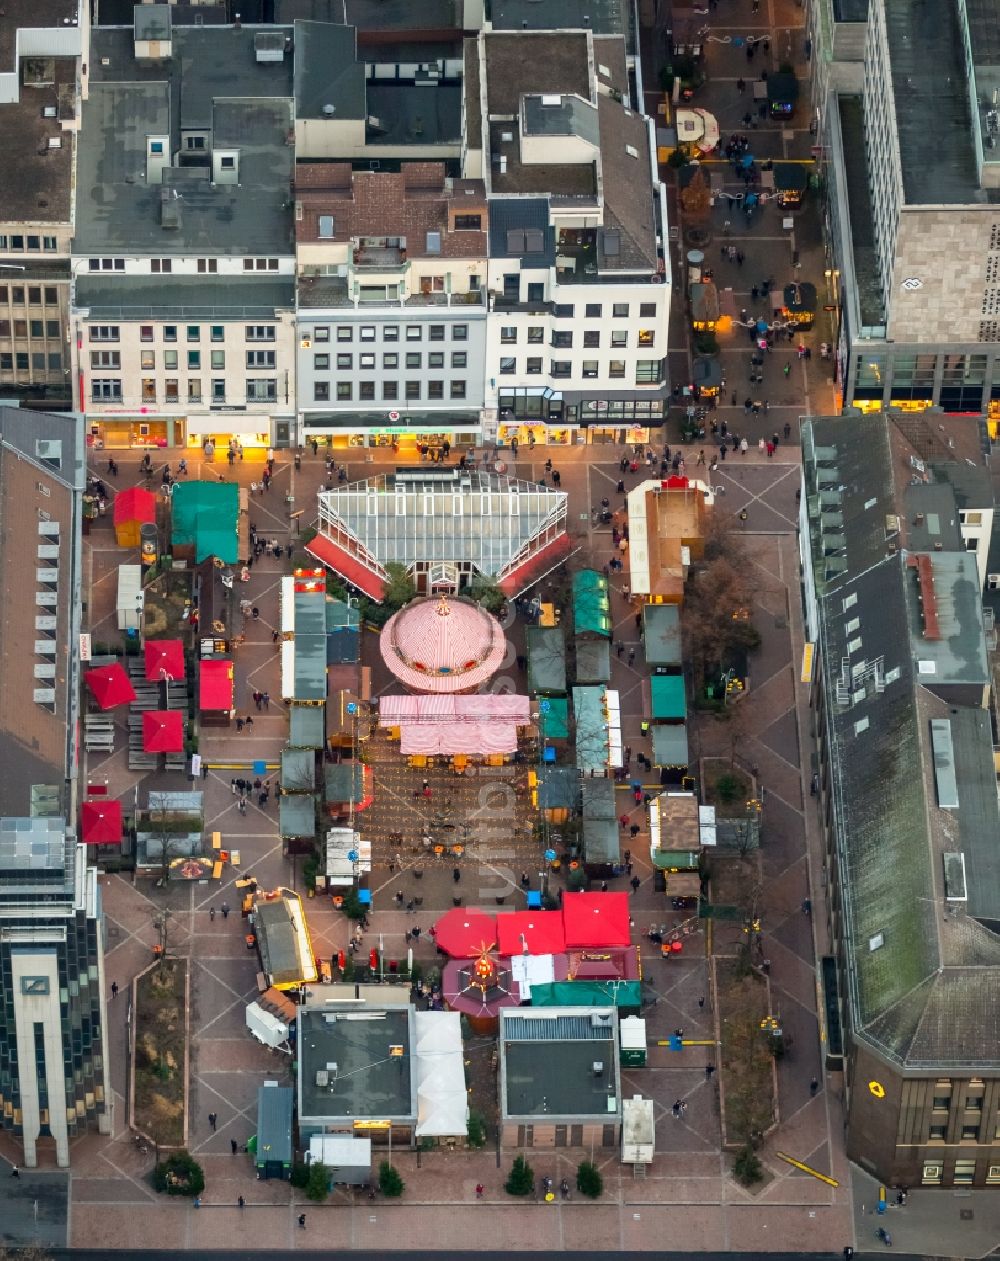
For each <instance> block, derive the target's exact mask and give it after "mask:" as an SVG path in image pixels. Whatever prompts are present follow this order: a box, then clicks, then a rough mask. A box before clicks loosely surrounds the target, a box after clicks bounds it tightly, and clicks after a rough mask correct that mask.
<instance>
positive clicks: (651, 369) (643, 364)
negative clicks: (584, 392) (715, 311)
mask: <svg viewBox="0 0 1000 1261" xmlns="http://www.w3.org/2000/svg"><path fill="white" fill-rule="evenodd" d="M522 363H523V364H524V369H523V371H524V373H525V375H527V376H541V375H542V371H543V366H544V365H543V360H542V359H541V358H528V359H524V360H522ZM517 374H518V361H517V359H515V358H514V357H513V356H506V355H504V356H502V357H501V359H500V375H501V376H517ZM573 375H574V372H573V361H572V360H571V359H552V360H550V362H549V376H550V377H552V378H553V379H555V380H567V379H568V378H569V377H572V376H573ZM575 375H578V376H581V377H586V378H589V379H594V378H596V377H599V376H600V375H601V364H600V360H599V359H584V360H583V361H582V363H581V364H580V371H579V372H578V373H576V374H575ZM605 375H606V376H608V377H609V378H611V379H612V380H615V381H621V380H624V377H625V360H624V359H611V360H609V361H608V366H607V372H606V374H605ZM660 380H662V360H660V359H640V360H638V362H637V363H636V365H635V383H636V385H651V384H654V383H657V382H659V381H660Z"/></svg>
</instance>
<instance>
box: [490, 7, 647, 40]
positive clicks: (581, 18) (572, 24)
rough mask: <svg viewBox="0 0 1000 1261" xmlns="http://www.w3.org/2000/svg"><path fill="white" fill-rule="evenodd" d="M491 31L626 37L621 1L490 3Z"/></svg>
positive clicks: (626, 23) (626, 17) (626, 19)
mask: <svg viewBox="0 0 1000 1261" xmlns="http://www.w3.org/2000/svg"><path fill="white" fill-rule="evenodd" d="M490 16H491V18H492V21H493V29H494V30H495V31H520V30H529V31H583V30H591V31H593V32H594V34H595V35H630V27H631V24H630V22H629V11H628V6H627V5H626V3H625V0H545V4H539V3H538V0H493V4H492V7H491V9H490Z"/></svg>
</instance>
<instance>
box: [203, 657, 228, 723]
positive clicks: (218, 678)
mask: <svg viewBox="0 0 1000 1261" xmlns="http://www.w3.org/2000/svg"><path fill="white" fill-rule="evenodd" d="M198 693H199V697H200V699H199V701H198V708H199V709H201V710H202V711H204V710H206V709H211V710H220V709H232V708H233V663H232V662H231V661H202V662H200V663H199V665H198Z"/></svg>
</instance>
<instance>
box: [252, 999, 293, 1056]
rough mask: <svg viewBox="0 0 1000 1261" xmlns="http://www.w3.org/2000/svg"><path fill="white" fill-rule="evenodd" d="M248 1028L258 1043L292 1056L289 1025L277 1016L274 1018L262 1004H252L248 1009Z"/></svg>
mask: <svg viewBox="0 0 1000 1261" xmlns="http://www.w3.org/2000/svg"><path fill="white" fill-rule="evenodd" d="M247 1028H248V1029H249V1030H250V1032H251V1033H252V1034H253V1036H254V1037H255V1038H256V1039H257V1041H258V1042H263V1043H264V1045H265V1046H269V1047H271V1048H272V1049H279V1050H283V1051H288V1053H289V1055H290V1054H291V1048H290V1047H289V1046H288V1025H286V1024H285V1022H284V1021H283V1020H279V1019H278V1017H277V1016H272V1015H271V1013H270V1012H269V1011H265V1010H264V1008H263V1007H261V1005H260V1003H251V1004H250V1005H249V1006H248V1007H247Z"/></svg>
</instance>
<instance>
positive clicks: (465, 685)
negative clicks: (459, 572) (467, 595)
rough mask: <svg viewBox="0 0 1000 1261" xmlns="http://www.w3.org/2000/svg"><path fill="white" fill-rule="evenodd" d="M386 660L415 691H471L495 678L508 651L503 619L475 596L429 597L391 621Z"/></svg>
mask: <svg viewBox="0 0 1000 1261" xmlns="http://www.w3.org/2000/svg"><path fill="white" fill-rule="evenodd" d="M379 648H380V650H381V652H382V659H383V660H384V661H385V664H386V665H387V666H388V667H389V669H390V670H391V671H392V673H393V674H394V675H395V676H396V678H397V679H399V680H400V682H401V683H403V684H404V685H405V686H406V687H408V688H409V689H410V690H411V691H414V692H437V693H441V692H469V691H473V690H475V689H476V688H478V687H481V686H482V684H484V683H486V682H487V680H489V679H491V678H492V677H493V675H494V674H496V672H497V670H498V669H499V668H500V665H501V663H502V662H503V658H504V654H505V652H506V650H507V645H506V641H505V639H504V633H503V629H502V628H501V626H500V623H499V622H498V621H497V620H496V618H495V617H493V616H492V615H491V614H489V613H487V612H486V610H485V609H482V608H480V607H479V605H478V604H475V603H473V601H472V600H462V599H450V598H448V597H445V596H441V597H438V596H429V597H427V598H426V599H422V600H414V601H413V602H412V604H408V605H407V606H406V608H405V609H400V611H399V612H398V613H395V614H393V616H392V617H391V618H390V619H389V620H388V622H386V624H385V627H384V629H383V631H382V635H381V638H380V640H379Z"/></svg>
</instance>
